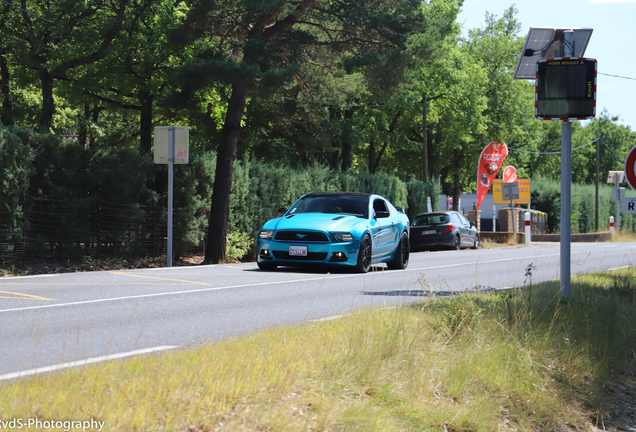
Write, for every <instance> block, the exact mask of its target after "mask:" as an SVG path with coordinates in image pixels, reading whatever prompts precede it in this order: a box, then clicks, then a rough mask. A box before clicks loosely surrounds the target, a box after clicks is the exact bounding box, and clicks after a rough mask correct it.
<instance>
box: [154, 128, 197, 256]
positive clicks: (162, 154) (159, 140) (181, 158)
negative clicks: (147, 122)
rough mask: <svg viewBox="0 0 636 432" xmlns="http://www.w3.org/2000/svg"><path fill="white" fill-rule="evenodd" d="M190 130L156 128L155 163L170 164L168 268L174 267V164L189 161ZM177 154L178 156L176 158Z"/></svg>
mask: <svg viewBox="0 0 636 432" xmlns="http://www.w3.org/2000/svg"><path fill="white" fill-rule="evenodd" d="M189 144H190V135H189V129H188V128H187V127H185V126H156V127H155V149H154V150H155V151H154V162H155V163H156V164H168V227H167V230H168V233H167V234H168V250H167V257H166V259H167V264H166V266H167V267H172V224H173V221H172V219H173V217H172V216H173V211H172V208H173V201H174V197H173V189H174V187H173V177H174V175H173V174H174V164H175V163H176V164H187V163H188V161H189V154H188V151H189ZM175 153H176V156H175Z"/></svg>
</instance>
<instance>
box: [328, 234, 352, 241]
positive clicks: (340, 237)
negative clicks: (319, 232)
mask: <svg viewBox="0 0 636 432" xmlns="http://www.w3.org/2000/svg"><path fill="white" fill-rule="evenodd" d="M333 238H335V239H336V241H337V242H350V241H352V240H353V236H352V235H351V234H349V233H335V234H334V235H333Z"/></svg>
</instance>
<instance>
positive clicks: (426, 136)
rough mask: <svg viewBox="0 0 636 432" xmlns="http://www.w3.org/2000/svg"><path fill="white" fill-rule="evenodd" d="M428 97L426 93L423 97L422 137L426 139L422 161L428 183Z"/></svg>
mask: <svg viewBox="0 0 636 432" xmlns="http://www.w3.org/2000/svg"><path fill="white" fill-rule="evenodd" d="M427 100H428V99H427V97H426V93H424V94H423V95H422V128H423V131H422V135H423V137H424V146H423V148H422V159H423V161H424V162H423V163H424V170H423V174H424V178H423V181H424V182H427V181H428V132H427V131H426V129H427V125H426V116H427V112H426V111H427V105H428V102H427Z"/></svg>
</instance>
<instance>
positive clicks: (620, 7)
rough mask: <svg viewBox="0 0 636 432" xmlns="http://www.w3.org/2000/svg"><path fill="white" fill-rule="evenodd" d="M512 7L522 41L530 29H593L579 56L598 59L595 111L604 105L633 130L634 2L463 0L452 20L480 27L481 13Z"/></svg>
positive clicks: (500, 13)
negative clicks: (455, 16) (515, 12)
mask: <svg viewBox="0 0 636 432" xmlns="http://www.w3.org/2000/svg"><path fill="white" fill-rule="evenodd" d="M512 5H514V6H515V8H516V9H517V11H518V12H517V15H516V17H517V20H518V21H519V22H520V23H521V31H520V33H519V36H521V37H523V38H524V39H525V37H526V36H527V35H528V31H529V30H530V27H574V28H576V27H578V28H592V29H594V31H593V33H592V37H591V39H590V43H589V44H588V46H587V49H586V50H585V54H584V56H585V57H587V58H594V59H596V60H597V61H598V65H597V66H598V77H597V96H596V115H597V116H598V115H599V114H601V112H602V111H603V110H604V109H605V110H607V112H608V113H609V114H610V115H611V116H618V117H619V121H618V124H621V125H625V126H630V127H631V129H632V131H635V132H636V55H635V53H634V52H631V49H632V48H635V46H636V0H521V1H519V0H518V1H514V0H464V5H463V7H462V11H461V13H460V15H459V17H458V19H457V21H458V22H459V23H460V24H461V25H462V26H463V28H464V30H468V29H471V28H483V27H484V26H485V22H486V21H485V14H486V12H490V13H494V14H495V15H496V16H497V18H501V17H502V16H503V14H504V11H505V10H506V9H508V8H509V7H510V6H512ZM464 34H466V33H464ZM519 54H521V53H519ZM604 74H606V75H604ZM608 75H616V76H620V77H626V78H631V79H625V78H617V77H614V76H608Z"/></svg>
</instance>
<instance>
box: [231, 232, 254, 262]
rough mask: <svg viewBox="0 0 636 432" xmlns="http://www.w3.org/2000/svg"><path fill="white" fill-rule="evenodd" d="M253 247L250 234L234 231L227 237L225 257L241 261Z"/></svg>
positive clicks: (252, 239)
mask: <svg viewBox="0 0 636 432" xmlns="http://www.w3.org/2000/svg"><path fill="white" fill-rule="evenodd" d="M253 245H254V238H253V236H252V235H251V234H248V233H243V232H240V231H234V232H231V233H229V234H228V235H227V257H228V258H229V259H231V260H234V261H239V260H241V259H242V258H243V257H244V256H245V255H247V253H248V252H249V250H250V248H251V247H252V246H253Z"/></svg>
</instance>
